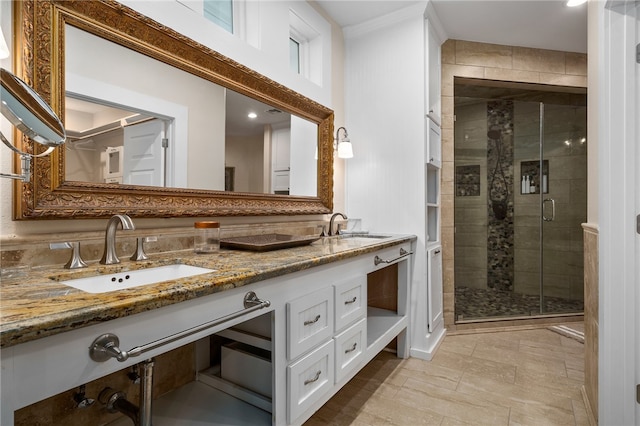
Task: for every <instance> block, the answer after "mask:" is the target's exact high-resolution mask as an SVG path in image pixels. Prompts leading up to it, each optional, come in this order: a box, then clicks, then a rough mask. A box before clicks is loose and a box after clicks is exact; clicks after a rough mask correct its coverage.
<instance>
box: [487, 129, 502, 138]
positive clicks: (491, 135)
mask: <svg viewBox="0 0 640 426" xmlns="http://www.w3.org/2000/svg"><path fill="white" fill-rule="evenodd" d="M487 137H488V138H489V139H500V138H501V137H502V132H501V131H500V130H498V129H491V130H489V131H488V132H487Z"/></svg>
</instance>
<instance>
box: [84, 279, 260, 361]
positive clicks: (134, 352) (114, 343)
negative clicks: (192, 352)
mask: <svg viewBox="0 0 640 426" xmlns="http://www.w3.org/2000/svg"><path fill="white" fill-rule="evenodd" d="M269 306H271V302H269V301H268V300H261V299H259V298H258V296H256V294H255V293H254V292H253V291H250V292H248V293H247V294H245V295H244V309H242V310H239V311H236V312H234V313H231V314H229V315H225V316H223V317H220V318H218V319H215V320H213V321H209V322H205V323H204V324H200V325H197V326H195V327H191V328H189V329H187V330H183V331H180V332H178V333H175V334H172V335H170V336H167V337H163V338H161V339H158V340H155V341H153V342H150V343H145V344H144V345H141V346H136V347H135V348H133V349H130V350H128V351H123V350H122V349H120V347H119V345H120V339H119V338H118V336H116V335H115V334H112V333H106V334H103V335H101V336H98V337H97V338H96V339H95V340H94V341H93V343H92V344H91V346H90V347H89V357H90V358H91V359H92V360H94V361H95V362H104V361H107V360H109V359H111V358H115V359H117V360H118V361H119V362H125V361H126V360H127V359H129V357H134V356H140V355H141V354H143V353H145V352H149V351H151V350H154V349H157V348H160V347H162V346H164V345H167V344H169V343H173V342H175V341H177V340H180V339H183V338H185V337H189V336H192V335H194V334H196V333H199V332H201V331H204V330H207V329H209V328H212V327H215V326H217V325H220V324H223V323H225V322H227V321H231V320H233V319H236V318H239V317H241V316H243V315H246V314H248V313H251V312H253V311H257V310H260V309H264V308H268V307H269Z"/></svg>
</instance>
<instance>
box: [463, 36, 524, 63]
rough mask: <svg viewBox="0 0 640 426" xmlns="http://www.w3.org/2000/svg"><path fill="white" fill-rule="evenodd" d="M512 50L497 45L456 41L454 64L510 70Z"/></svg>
mask: <svg viewBox="0 0 640 426" xmlns="http://www.w3.org/2000/svg"><path fill="white" fill-rule="evenodd" d="M512 54H513V49H512V48H511V47H509V46H502V45H499V44H487V43H476V42H470V41H461V40H457V41H456V64H458V65H476V66H481V67H489V66H492V67H498V68H512V64H513V63H512Z"/></svg>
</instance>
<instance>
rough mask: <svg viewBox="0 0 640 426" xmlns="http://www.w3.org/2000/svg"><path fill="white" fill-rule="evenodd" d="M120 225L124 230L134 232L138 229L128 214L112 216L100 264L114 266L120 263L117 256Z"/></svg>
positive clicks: (108, 223) (108, 224)
mask: <svg viewBox="0 0 640 426" xmlns="http://www.w3.org/2000/svg"><path fill="white" fill-rule="evenodd" d="M118 224H122V229H124V230H134V229H136V227H135V226H134V225H133V221H132V220H131V218H130V217H129V216H127V215H126V214H117V215H114V216H111V218H110V219H109V222H107V231H106V233H105V237H104V254H103V255H102V259H100V263H101V264H103V265H113V264H115V263H120V259H118V256H117V255H116V229H117V228H118Z"/></svg>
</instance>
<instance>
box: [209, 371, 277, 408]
mask: <svg viewBox="0 0 640 426" xmlns="http://www.w3.org/2000/svg"><path fill="white" fill-rule="evenodd" d="M197 380H198V381H199V382H201V383H204V384H205V385H207V386H209V387H212V388H215V389H217V390H219V391H220V392H224V393H225V394H226V395H230V396H232V397H234V398H235V399H238V400H240V401H242V402H243V403H245V404H250V405H251V406H254V407H256V408H259V409H261V410H264V411H267V412H271V410H272V402H271V399H270V398H267V397H266V396H264V395H260V394H259V393H256V392H253V391H251V390H249V389H246V388H243V387H242V386H239V385H237V384H235V383H232V382H230V381H228V380H225V379H223V378H222V377H221V375H220V366H219V365H217V366H213V367H210V368H208V369H206V370H203V371H200V372H199V373H198V376H197Z"/></svg>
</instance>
